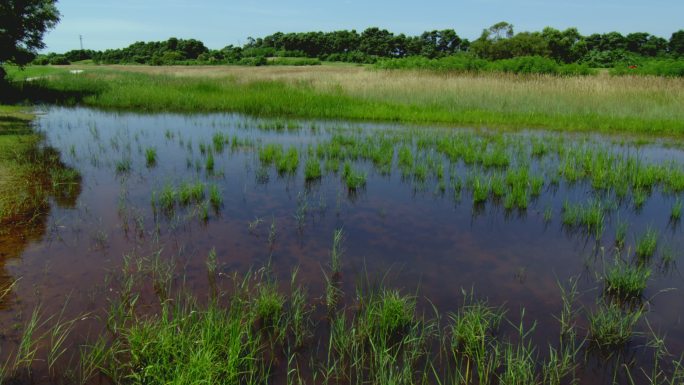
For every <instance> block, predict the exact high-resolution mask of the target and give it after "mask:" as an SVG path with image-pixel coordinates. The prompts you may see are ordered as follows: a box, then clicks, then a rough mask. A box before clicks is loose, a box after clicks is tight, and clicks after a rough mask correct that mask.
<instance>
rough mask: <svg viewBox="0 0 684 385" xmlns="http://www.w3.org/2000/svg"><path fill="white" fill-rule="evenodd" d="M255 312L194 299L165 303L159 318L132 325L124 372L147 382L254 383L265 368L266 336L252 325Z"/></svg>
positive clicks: (125, 338)
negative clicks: (263, 344) (203, 305)
mask: <svg viewBox="0 0 684 385" xmlns="http://www.w3.org/2000/svg"><path fill="white" fill-rule="evenodd" d="M250 317H251V315H250V313H249V312H248V311H247V310H245V309H241V308H239V307H235V308H232V309H231V310H228V311H227V310H223V309H220V308H218V307H217V306H216V305H214V304H211V305H210V306H209V307H208V308H207V309H205V310H201V311H200V310H199V309H198V308H197V306H196V305H195V304H194V303H192V302H191V303H187V304H182V305H181V304H178V305H176V306H173V307H170V308H169V307H164V309H163V311H162V314H161V315H160V316H159V317H154V318H151V319H150V320H147V321H139V322H136V323H135V324H134V325H133V326H131V327H130V328H128V329H127V330H126V331H125V332H124V334H123V336H122V340H123V341H121V343H125V346H126V349H127V355H128V356H129V357H130V358H129V359H130V361H128V362H125V364H124V366H123V368H121V369H119V370H123V371H124V372H127V373H128V375H127V377H128V378H129V379H131V380H133V381H134V382H135V383H141V384H170V383H178V384H183V383H185V384H189V383H194V384H197V383H207V384H236V383H253V382H254V381H255V378H257V376H258V375H259V373H260V372H261V371H262V368H260V367H259V352H260V339H259V335H258V334H255V333H254V332H253V331H252V329H251V328H250V327H248V326H247V325H249V323H250Z"/></svg>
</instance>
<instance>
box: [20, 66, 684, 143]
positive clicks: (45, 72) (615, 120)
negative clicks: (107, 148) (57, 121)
mask: <svg viewBox="0 0 684 385" xmlns="http://www.w3.org/2000/svg"><path fill="white" fill-rule="evenodd" d="M68 68H69V69H76V67H73V66H72V67H68ZM78 69H83V70H84V72H83V73H80V74H71V73H69V72H68V71H66V69H63V68H54V67H30V68H29V69H28V72H20V71H17V70H14V69H10V71H8V72H9V73H10V76H11V77H12V78H13V79H14V81H13V82H12V84H13V86H14V87H15V91H14V92H15V94H16V95H17V99H20V100H21V99H28V100H33V101H44V102H57V103H66V104H69V103H73V104H82V105H86V106H91V107H97V108H104V109H123V110H133V111H147V112H157V111H174V112H223V111H225V112H240V113H246V114H253V115H258V116H278V117H301V118H321V119H350V120H369V121H396V122H405V123H430V124H445V125H458V126H476V127H503V128H512V129H520V128H545V129H551V130H563V131H584V132H620V133H630V134H643V135H651V136H662V135H664V136H677V137H681V136H682V135H684V110H683V109H682V108H681V106H682V105H684V79H677V78H661V77H644V76H639V77H636V76H620V77H613V76H609V75H607V74H604V75H600V76H591V77H559V76H554V75H515V74H501V73H499V74H436V73H434V72H426V71H386V70H373V69H369V68H359V67H333V66H316V67H297V68H295V67H291V66H277V68H276V67H269V68H245V67H146V66H112V67H95V66H82V67H78ZM36 76H38V77H39V78H38V79H33V80H32V81H30V82H26V81H22V80H21V79H22V78H25V77H34V78H35V77H36Z"/></svg>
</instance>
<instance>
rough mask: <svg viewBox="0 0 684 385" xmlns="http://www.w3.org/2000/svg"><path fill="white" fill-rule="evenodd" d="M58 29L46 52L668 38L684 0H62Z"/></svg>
mask: <svg viewBox="0 0 684 385" xmlns="http://www.w3.org/2000/svg"><path fill="white" fill-rule="evenodd" d="M57 6H58V8H59V10H60V12H61V13H62V20H61V22H60V23H59V24H58V26H57V27H56V28H55V29H54V30H52V31H51V32H49V33H48V34H47V35H46V37H45V43H46V44H47V48H46V50H45V51H54V52H64V51H68V50H71V49H78V47H79V39H78V37H79V35H83V44H84V48H89V49H98V50H100V49H106V48H121V47H125V46H127V45H129V44H130V43H133V42H135V41H140V40H144V41H150V40H166V39H167V38H169V37H171V36H175V37H178V38H195V39H199V40H202V41H203V42H204V43H205V44H206V45H207V46H208V47H209V48H214V49H216V48H222V47H224V46H226V45H229V44H243V43H244V42H245V41H246V39H247V37H248V36H254V37H259V36H264V35H268V34H271V33H273V32H277V31H282V32H303V31H313V30H316V31H319V30H320V31H332V30H338V29H356V30H357V31H362V30H363V29H365V28H366V27H369V26H378V27H381V28H387V29H389V30H390V31H392V32H395V33H402V32H403V33H405V34H410V35H414V34H419V33H421V32H423V31H425V30H431V29H444V28H453V29H455V30H456V32H457V33H458V34H459V35H460V36H462V37H466V38H469V39H474V38H477V37H478V36H479V34H480V32H481V31H482V29H483V28H485V27H488V26H490V25H492V24H494V23H496V22H499V21H508V22H509V23H512V24H513V25H514V26H515V30H516V31H525V30H540V29H542V28H543V27H545V26H553V27H556V28H559V29H564V28H567V27H573V26H574V27H577V28H579V30H580V32H581V33H583V34H590V33H594V32H610V31H619V32H621V33H629V32H635V31H644V32H650V33H653V34H656V35H660V36H663V37H665V38H669V37H670V34H671V33H672V32H674V31H676V30H679V29H683V28H684V18H682V15H684V1H683V0H641V1H635V0H520V1H519V0H451V1H449V0H438V1H430V2H421V1H417V0H414V1H404V0H366V1H363V0H339V1H329V0H317V1H314V0H295V1H282V0H280V1H278V0H260V1H251V0H246V1H230V0H226V1H219V0H194V1H188V0H137V1H131V0H118V1H109V0H104V1H101V0H61V1H59V2H58V3H57Z"/></svg>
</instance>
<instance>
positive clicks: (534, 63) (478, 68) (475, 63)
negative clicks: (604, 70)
mask: <svg viewBox="0 0 684 385" xmlns="http://www.w3.org/2000/svg"><path fill="white" fill-rule="evenodd" d="M375 66H376V68H380V69H425V70H432V71H448V72H508V73H515V74H552V75H590V74H593V73H594V72H595V71H593V70H592V69H591V68H589V67H588V66H586V65H581V64H558V63H557V62H556V61H554V60H552V59H548V58H544V57H541V56H521V57H517V58H513V59H503V60H495V61H488V60H484V59H480V58H477V57H475V56H471V55H452V56H447V57H443V58H439V59H427V58H425V57H421V56H413V57H408V58H404V59H387V60H382V61H380V62H378V63H377V64H376V65H375Z"/></svg>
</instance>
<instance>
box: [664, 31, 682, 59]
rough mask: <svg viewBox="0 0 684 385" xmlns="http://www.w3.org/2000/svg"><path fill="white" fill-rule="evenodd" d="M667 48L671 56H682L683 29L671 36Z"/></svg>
mask: <svg viewBox="0 0 684 385" xmlns="http://www.w3.org/2000/svg"><path fill="white" fill-rule="evenodd" d="M668 47H669V49H670V53H672V54H673V55H676V56H684V29H680V30H679V31H677V32H675V33H673V34H672V37H670V44H669V45H668Z"/></svg>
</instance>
